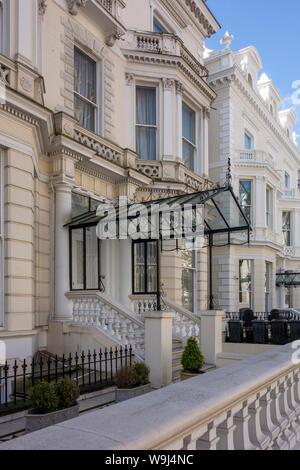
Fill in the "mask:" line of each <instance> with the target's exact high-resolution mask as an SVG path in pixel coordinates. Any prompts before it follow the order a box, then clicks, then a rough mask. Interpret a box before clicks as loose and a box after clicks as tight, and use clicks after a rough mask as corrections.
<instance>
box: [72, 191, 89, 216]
mask: <svg viewBox="0 0 300 470" xmlns="http://www.w3.org/2000/svg"><path fill="white" fill-rule="evenodd" d="M88 210H89V198H88V197H86V196H81V195H80V194H76V193H72V218H74V217H77V216H79V215H82V214H85V213H86V212H88Z"/></svg>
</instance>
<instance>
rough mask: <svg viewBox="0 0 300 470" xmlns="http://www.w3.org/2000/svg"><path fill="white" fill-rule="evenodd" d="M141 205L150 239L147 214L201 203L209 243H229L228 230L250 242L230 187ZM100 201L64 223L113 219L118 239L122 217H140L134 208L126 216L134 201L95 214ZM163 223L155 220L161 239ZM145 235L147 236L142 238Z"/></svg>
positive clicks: (89, 222)
mask: <svg viewBox="0 0 300 470" xmlns="http://www.w3.org/2000/svg"><path fill="white" fill-rule="evenodd" d="M140 205H141V206H143V208H144V210H145V211H147V212H146V214H147V215H146V219H145V221H146V232H147V231H148V238H149V239H151V238H152V237H151V234H152V231H151V222H150V218H151V216H153V214H154V215H158V214H159V213H160V212H161V208H162V207H164V208H165V207H168V208H169V213H170V212H171V213H174V214H175V213H176V211H182V210H183V209H184V206H188V207H190V208H192V210H195V209H196V208H197V207H199V206H203V209H204V211H203V221H204V227H203V233H204V235H206V236H209V239H210V243H209V245H210V246H221V245H222V244H230V243H231V241H232V240H231V233H245V232H246V234H247V242H246V243H249V241H250V231H251V226H250V223H249V221H248V219H247V217H246V215H245V214H244V212H243V210H242V208H241V206H240V204H239V202H238V200H237V198H236V196H235V194H234V192H233V190H232V188H231V186H224V187H216V188H214V189H209V190H206V191H200V192H196V193H192V194H182V195H179V196H174V197H169V198H165V199H158V200H151V201H146V202H145V201H144V202H141V203H140ZM101 206H102V204H100V205H99V206H98V210H97V211H93V212H87V213H86V214H83V215H81V216H79V217H77V218H75V219H73V220H72V221H71V222H69V223H68V224H67V225H66V226H68V227H70V228H75V227H79V226H87V225H96V224H98V223H99V222H105V223H108V222H113V221H114V220H115V221H116V224H117V230H116V237H115V238H119V237H118V235H119V234H120V225H121V223H122V222H123V221H125V220H126V219H127V220H128V221H132V220H134V219H137V218H138V217H140V213H139V212H138V211H133V212H134V213H133V215H130V213H131V209H133V208H134V207H136V206H137V205H136V204H131V205H125V206H122V205H119V206H117V207H115V208H114V211H115V213H114V214H113V215H112V214H108V211H106V213H105V214H101V215H97V213H98V214H99V209H100V211H101ZM171 220H172V219H171ZM195 225H196V223H195V217H193V222H192V228H193V230H194V229H195ZM143 234H145V229H143ZM164 235H165V234H164V224H163V218H161V220H160V222H159V236H158V237H157V238H160V239H164ZM180 235H181V236H180V238H185V237H186V236H188V237H190V236H191V234H188V235H187V234H186V233H185V228H184V227H182V231H181V234H180ZM195 236H197V233H196V235H195ZM143 238H147V237H143ZM170 238H176V236H174V235H173V236H172V231H171V236H170Z"/></svg>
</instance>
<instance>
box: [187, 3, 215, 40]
mask: <svg viewBox="0 0 300 470" xmlns="http://www.w3.org/2000/svg"><path fill="white" fill-rule="evenodd" d="M185 4H186V5H187V6H188V7H189V8H190V10H191V12H192V13H193V14H194V16H195V18H196V19H197V21H198V22H199V23H200V24H201V26H202V27H203V28H204V29H205V31H206V32H207V36H208V37H210V36H211V35H212V34H214V33H216V30H215V29H214V28H213V27H212V26H211V24H210V23H209V21H208V20H207V19H206V18H205V15H204V14H203V13H202V11H201V9H200V8H199V7H197V4H196V2H195V1H194V0H185Z"/></svg>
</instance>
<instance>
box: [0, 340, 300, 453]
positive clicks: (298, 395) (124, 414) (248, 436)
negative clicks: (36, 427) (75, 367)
mask: <svg viewBox="0 0 300 470" xmlns="http://www.w3.org/2000/svg"><path fill="white" fill-rule="evenodd" d="M295 354H297V353H295V348H294V347H292V346H291V345H287V346H283V347H281V348H276V349H273V350H272V351H268V352H265V353H263V354H260V355H254V356H250V357H249V358H247V359H245V360H243V361H238V362H236V363H234V364H231V365H229V366H226V367H223V368H221V369H217V370H215V371H213V372H210V373H209V374H204V375H201V376H198V377H195V378H194V379H193V380H186V381H184V382H180V383H177V384H174V385H172V386H169V387H165V388H162V389H160V390H157V391H156V392H155V393H152V394H149V395H147V396H144V397H139V398H133V399H132V400H129V401H127V402H126V403H124V404H123V403H121V404H119V405H118V419H117V420H116V412H115V408H114V407H108V408H104V409H102V410H98V411H95V412H92V413H90V414H89V415H88V419H89V420H91V421H92V422H100V423H102V422H103V423H105V426H96V427H95V426H94V429H95V430H94V437H95V434H96V435H97V436H96V438H95V439H94V442H95V449H97V450H100V449H103V450H107V449H111V450H119V449H128V450H172V451H174V450H185V451H194V450H197V451H199V450H293V449H295V448H298V447H299V444H300V442H299V441H300V364H299V360H298V361H296V360H295ZM162 404H163V406H162ZM175 409H176V412H175V413H174V410H175ZM129 422H130V433H128V423H129ZM145 423H146V425H145ZM59 429H60V428H59V427H57V430H58V432H59ZM66 430H67V433H68V439H66V441H64V438H63V433H61V436H62V439H61V441H60V443H59V444H60V449H64V448H66V449H67V448H68V449H70V442H74V444H73V446H74V449H84V448H89V449H91V448H92V447H91V443H90V440H91V436H90V433H89V432H88V431H87V422H86V420H84V419H82V417H81V418H76V419H75V420H73V421H72V422H71V424H70V425H68V422H66V423H64V433H66ZM64 435H65V434H64ZM73 436H74V439H72V437H73ZM43 442H44V446H45V447H46V446H48V448H56V447H55V446H57V436H56V434H55V428H54V429H53V428H52V429H51V428H50V429H48V430H44V431H43ZM11 448H13V449H18V448H19V449H22V448H23V449H24V448H28V449H35V448H39V449H41V448H42V447H41V437H40V435H39V433H34V434H32V435H30V437H29V436H28V437H27V436H25V437H21V438H19V439H17V440H15V441H11V442H9V443H5V444H4V445H2V447H1V450H2V449H11Z"/></svg>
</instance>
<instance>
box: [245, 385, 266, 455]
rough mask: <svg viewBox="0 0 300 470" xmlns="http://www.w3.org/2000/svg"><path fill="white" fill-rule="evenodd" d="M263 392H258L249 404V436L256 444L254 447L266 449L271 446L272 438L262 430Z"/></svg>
mask: <svg viewBox="0 0 300 470" xmlns="http://www.w3.org/2000/svg"><path fill="white" fill-rule="evenodd" d="M260 398H261V394H260V393H257V394H256V395H255V397H254V399H253V401H252V403H251V404H250V406H249V414H250V420H249V437H250V440H251V442H252V444H253V445H254V448H256V449H257V450H266V449H268V448H269V445H270V442H271V438H270V435H269V434H267V435H265V434H264V432H263V430H262V421H261V411H262V403H261V400H260Z"/></svg>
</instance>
